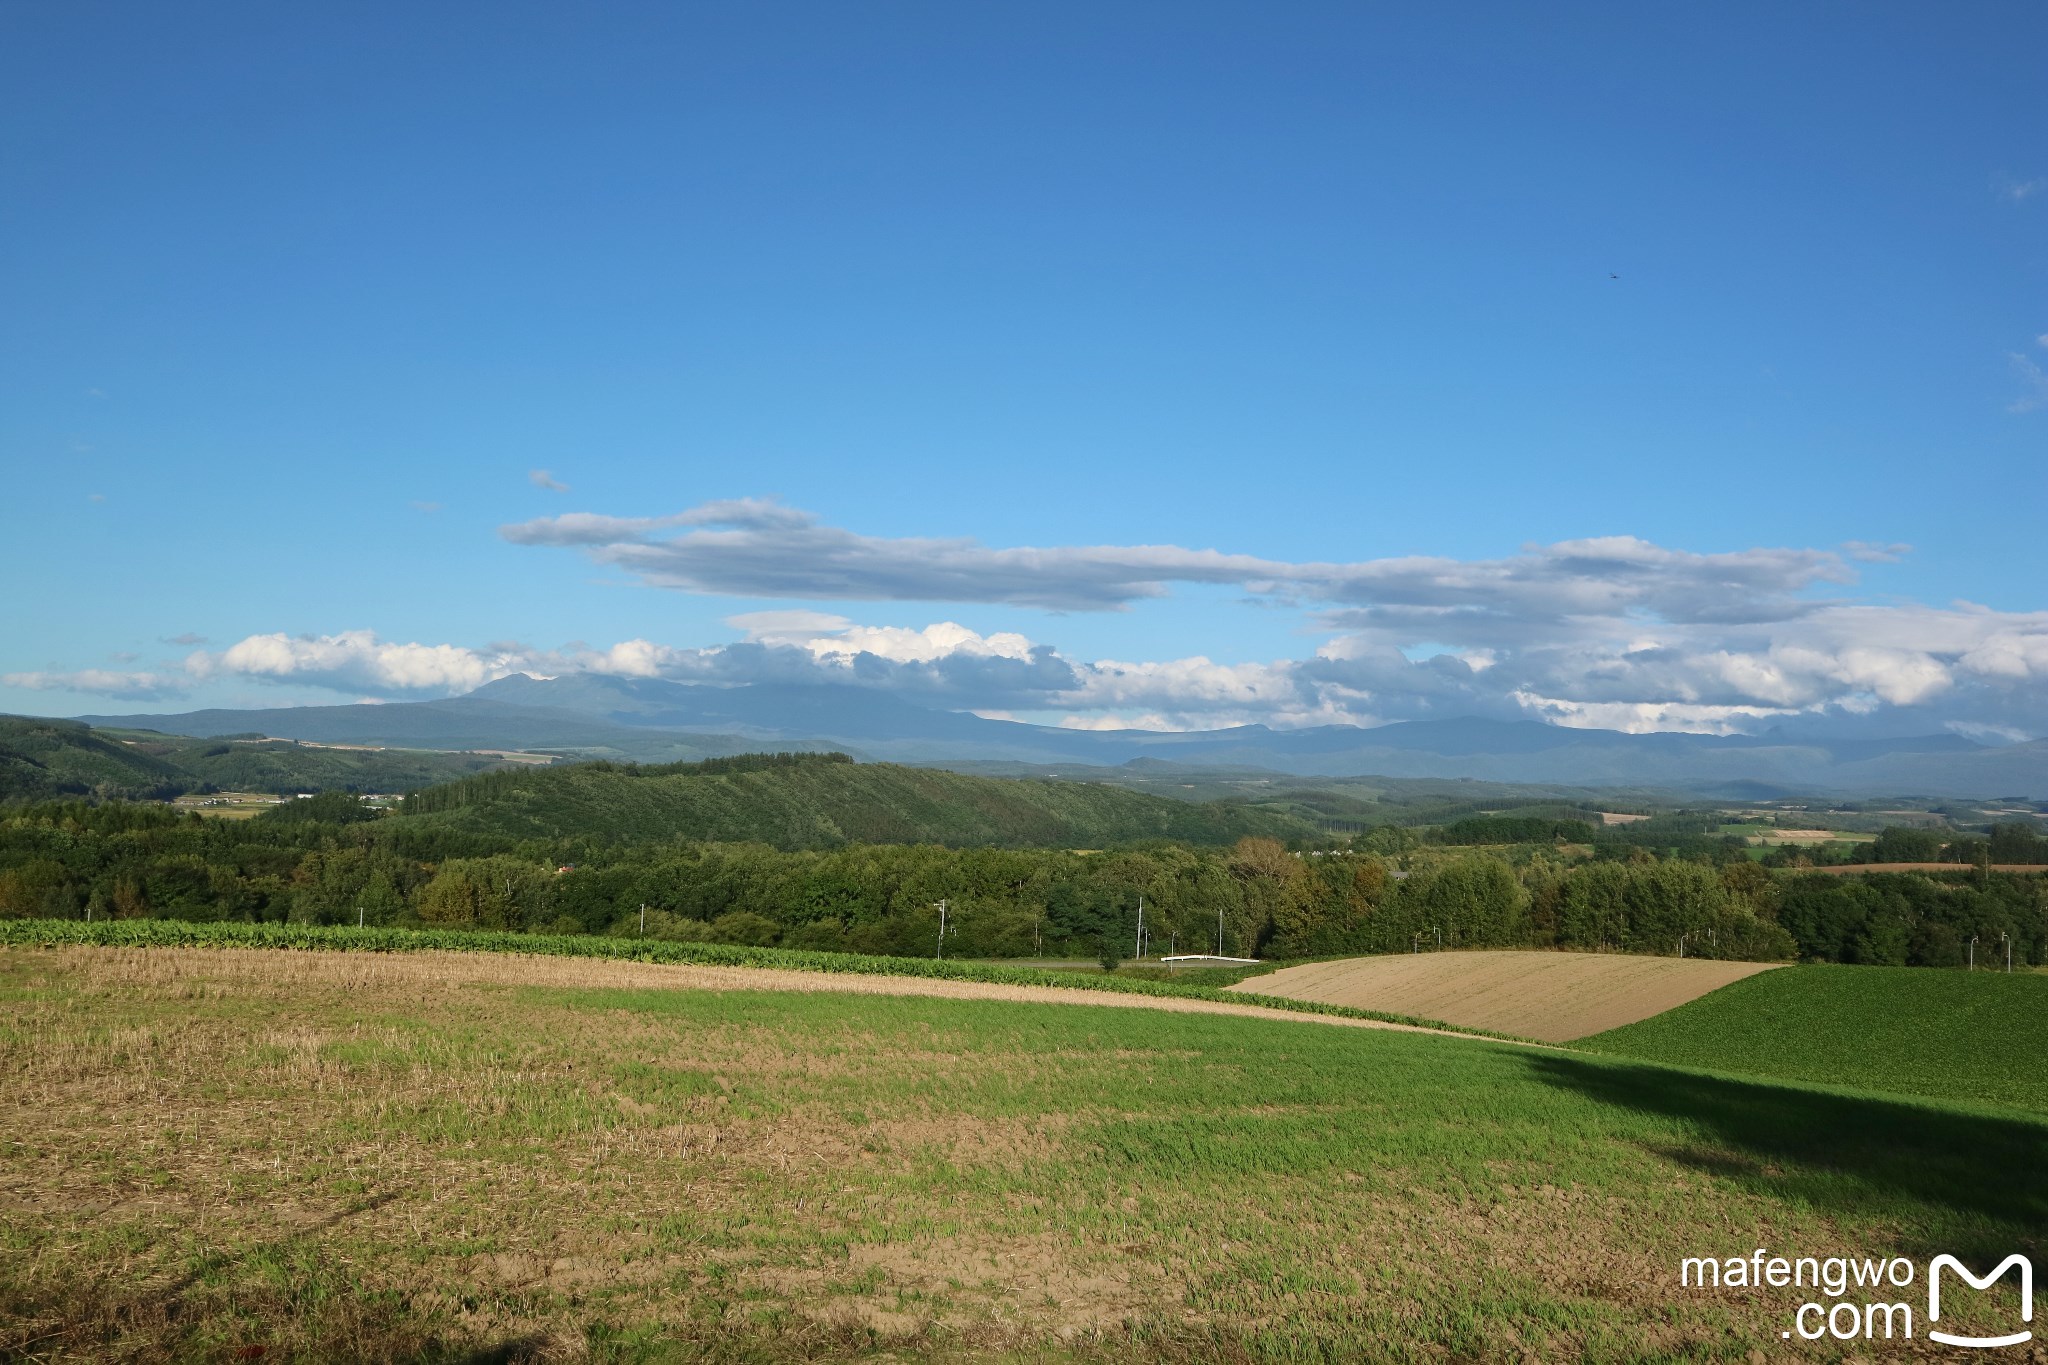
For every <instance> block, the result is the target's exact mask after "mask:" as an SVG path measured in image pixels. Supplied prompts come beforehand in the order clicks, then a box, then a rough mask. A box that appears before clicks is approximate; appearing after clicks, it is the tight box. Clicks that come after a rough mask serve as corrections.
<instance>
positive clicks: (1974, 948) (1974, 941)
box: [1970, 934, 1977, 972]
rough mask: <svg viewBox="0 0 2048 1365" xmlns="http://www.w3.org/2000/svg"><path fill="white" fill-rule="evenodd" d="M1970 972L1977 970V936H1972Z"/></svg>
mask: <svg viewBox="0 0 2048 1365" xmlns="http://www.w3.org/2000/svg"><path fill="white" fill-rule="evenodd" d="M1970 970H1971V971H1973V972H1974V971H1976V970H1977V936H1976V935H1975V934H1972V935H1970Z"/></svg>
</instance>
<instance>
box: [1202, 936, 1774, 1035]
mask: <svg viewBox="0 0 2048 1365" xmlns="http://www.w3.org/2000/svg"><path fill="white" fill-rule="evenodd" d="M1770 966H1771V964H1770V963H1767V962H1708V961H1701V960H1697V959H1691V958H1687V959H1684V960H1681V959H1679V958H1675V957H1633V956H1628V955H1624V954H1619V953H1599V954H1594V953H1538V952H1514V951H1504V952H1464V953H1402V954H1396V955H1393V956H1388V957H1356V958H1347V959H1345V960H1344V961H1341V962H1313V963H1310V964H1308V965H1306V966H1302V967H1286V968H1283V969H1281V970H1280V971H1277V972H1273V973H1271V974H1269V975H1266V976H1255V977H1253V978H1251V979H1250V980H1249V981H1246V982H1244V983H1243V984H1242V985H1238V986H1234V987H1232V988H1231V989H1233V990H1240V991H1256V992H1258V993H1259V994H1261V995H1281V996H1286V997H1288V998H1289V999H1292V1000H1319V1001H1322V1002H1324V1003H1326V1004H1332V1005H1350V1006H1352V1007H1353V1008H1355V1009H1369V1010H1384V1011H1386V1012H1387V1013H1390V1014H1407V1015H1413V1016H1417V1017H1420V1018H1423V1019H1441V1020H1443V1021H1444V1022H1445V1023H1447V1024H1459V1025H1462V1026H1464V1027H1466V1028H1484V1029H1497V1030H1499V1031H1500V1032H1502V1033H1516V1034H1520V1035H1521V1036H1522V1037H1524V1038H1540V1039H1543V1040H1544V1041H1545V1042H1552V1043H1561V1042H1563V1041H1565V1040H1566V1039H1569V1038H1583V1037H1585V1036H1586V1035H1587V1034H1590V1033H1602V1032H1605V1031H1606V1030H1608V1029H1611V1028H1620V1027H1621V1026H1622V1025H1623V1024H1633V1023H1635V1022H1636V1021H1637V1020H1638V1019H1647V1018H1649V1017H1650V1016H1651V1015H1653V1014H1662V1013H1663V1012H1664V1011H1665V1010H1668V1009H1673V1008H1675V1007H1677V1006H1679V1005H1683V1004H1684V1003H1685V1002H1686V1001H1688V1000H1696V999H1698V998H1699V997H1700V996H1702V995H1705V994H1706V993H1707V992H1708V991H1711V990H1718V989H1719V988H1720V987H1722V986H1725V985H1727V984H1728V983H1729V982H1731V981H1739V980H1741V979H1742V978H1743V977H1745V976H1749V975H1752V974H1754V973H1756V972H1761V971H1767V970H1769V968H1770Z"/></svg>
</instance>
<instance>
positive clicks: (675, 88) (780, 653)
mask: <svg viewBox="0 0 2048 1365" xmlns="http://www.w3.org/2000/svg"><path fill="white" fill-rule="evenodd" d="M2044 51H2048V12H2044V11H2042V10H2041V9H2040V8H2039V7H2038V6H2034V5H2025V4H1995V3H1987V4H1980V5H1973V6H1965V7H1932V6H1902V5H1855V6H1849V5H1832V6H1831V5H1812V6H1798V7H1788V6H1767V5H1751V6H1717V7H1710V8H1694V9H1689V10H1681V9H1679V8H1678V7H1671V6H1623V5H1602V6H1525V5H1475V6H1465V7H1449V6H1438V5H1414V6H1407V7H1396V6H1385V7H1364V6H1337V5H1331V6H1314V5H1295V6H1285V7H1276V6H1251V5H1235V6H1214V5H1209V6H1205V5H1192V4H1172V5H1165V4H1160V5H1108V6H1101V5H1089V6H1081V5H1048V4H1039V5H1032V6H1011V7H994V6H957V5H938V4H931V5H907V4H874V5H861V6H849V5H830V4H816V5H774V4H762V5H748V6H730V7H709V6H700V7H690V6H673V5H653V4H648V5H615V4H614V5H605V4H600V5H595V6H585V7H575V8H571V7H563V6H554V5H549V6H542V5H498V6H492V7H489V8H488V9H485V8H481V7H454V6H397V5H388V6H385V5H367V4H366V5H356V6H347V7H338V8H334V9H330V10H327V11H324V12H314V11H311V10H308V9H305V8H288V7H279V6H273V5H255V4H249V5H236V4H215V5H206V6H199V7H167V6H145V5H139V4H135V5H100V4H91V3H83V4H62V5H59V4H53V3H45V4H29V5H17V6H12V7H9V8H8V9H6V10H5V11H4V12H0V460H4V461H5V465H6V468H7V471H8V480H7V482H8V487H9V489H10V496H9V497H8V498H7V499H6V500H5V502H4V503H0V572H4V573H5V575H6V581H7V583H8V585H9V587H8V589H7V598H6V601H7V604H8V611H7V621H8V626H9V628H8V629H7V630H6V631H5V632H4V634H0V709H8V710H15V711H23V712H34V713H42V714H73V713H82V712H97V711H134V710H159V711H167V710H183V709H190V708H192V707H195V706H200V705H215V704H227V705H279V704H289V703H297V702H304V701H312V700H320V701H336V700H358V699H369V698H383V699H400V698H409V697H422V696H433V695H443V694H445V693H447V692H450V691H459V690H463V689H464V688H466V687H467V686H471V685H474V684H475V683H476V682H477V681H481V680H483V679H485V678H487V677H489V676H493V675H495V674H496V673H501V672H504V671H507V670H510V669H526V670H529V671H537V672H547V671H561V670H564V669H571V668H595V669H600V670H611V671H627V672H635V671H638V672H643V673H644V672H654V673H661V674H665V675H667V676H674V677H679V678H684V679H699V680H711V681H744V680H745V679H746V678H748V677H752V676H767V675H768V673H772V674H773V675H774V676H799V675H802V676H810V675H813V674H814V675H815V676H816V677H817V678H819V679H820V680H825V681H839V682H845V683H848V684H849V685H870V686H889V687H897V688H902V689H904V690H905V691H906V692H907V693H908V694H911V695H916V696H920V697H923V698H925V699H927V700H930V701H932V702H933V703H934V704H944V705H956V706H963V707H974V708H975V709H980V710H984V711H989V712H1007V713H1011V714H1018V715H1026V716H1030V717H1033V718H1041V719H1054V720H1069V721H1070V722H1071V723H1087V724H1118V723H1137V724H1149V725H1169V726H1185V725H1202V724H1221V723H1232V722H1236V721H1243V720H1267V721H1271V722H1273V723H1278V724H1301V723H1310V722H1313V721H1318V720H1351V721H1354V722H1359V723H1375V722H1378V721H1384V720H1391V719H1400V718H1403V717H1407V716H1414V715H1442V714H1452V713H1464V712H1475V713H1488V714H1495V713H1497V714H1526V715H1535V716H1540V717H1544V718H1549V719H1555V720H1561V721H1565V722H1566V723H1574V724H1618V725H1626V726H1628V727H1630V728H1707V729H1713V728H1724V729H1725V728H1755V727H1756V726H1759V725H1763V724H1771V723H1780V722H1785V721H1798V722H1802V723H1804V722H1807V721H1812V722H1814V723H1821V722H1843V723H1847V719H1855V720H1856V722H1857V723H1880V722H1882V723H1888V724H1892V725H1894V726H1896V727H1903V728H1908V729H1936V728H1940V727H1941V726H1944V725H1946V726H1950V727H1956V728H1963V729H1964V730H1965V731H1966V732H1969V733H1977V734H1982V735H1992V736H2005V737H2013V736H2018V735H2023V734H2025V735H2035V734H2042V733H2048V706H2044V705H2043V696H2044V694H2043V690H2042V679H2043V678H2044V677H2048V613H2044V608H2048V601H2044V600H2043V597H2044V592H2043V588H2042V585H2043V584H2044V583H2048V548H2044V538H2043V537H2042V535H2041V533H2040V529H2039V528H2040V525H2041V513H2042V511H2043V509H2044V502H2048V499H2044V494H2048V473H2044V470H2048V463H2044V460H2043V458H2042V457H2043V455H2044V454H2048V378H2043V374H2044V372H2048V120H2044V119H2043V118H2042V117H2041V97H2042V91H2043V85H2042V81H2041V76H2040V72H2041V54H2042V53H2043V52H2044ZM1616 276H1618V277H1619V278H1615V277H1616ZM536 471H547V475H546V480H545V481H543V480H541V479H538V478H537V477H536ZM544 482H551V483H553V484H555V485H557V487H554V488H550V487H547V486H544ZM708 504H733V505H735V506H737V507H739V508H741V509H742V510H740V511H737V512H736V511H734V510H733V508H732V507H725V508H724V509H723V510H721V508H720V507H719V506H712V507H711V508H710V510H709V511H707V512H703V513H700V514H699V515H697V516H696V517H695V519H694V520H689V521H672V522H669V523H664V524H660V525H645V524H642V523H648V522H652V521H653V520H654V519H659V518H664V517H669V518H673V517H676V516H678V515H679V514H683V513H686V512H688V511H689V509H692V508H704V507H706V505H708ZM776 507H779V508H782V509H785V510H784V511H782V512H776V513H773V514H772V515H770V514H764V513H763V512H762V511H761V509H763V508H776ZM749 509H750V510H749ZM790 509H794V510H790ZM796 511H801V512H802V513H805V514H808V515H809V516H810V517H812V518H814V520H813V521H809V522H806V521H804V520H803V519H802V518H799V517H798V516H796V515H795V512H796ZM567 514H589V515H592V516H597V517H608V518H615V519H622V520H623V521H630V522H632V523H634V524H633V525H631V526H623V525H619V524H613V523H606V524H605V526H604V527H602V528H599V530H600V531H602V534H599V533H598V531H592V530H591V528H590V527H588V526H584V527H581V529H578V530H577V531H576V533H575V534H573V535H572V534H569V533H567V532H566V531H564V530H563V526H564V525H565V524H564V523H558V522H553V521H543V519H549V518H559V517H562V516H564V515H567ZM506 527H515V528H517V527H526V528H527V529H526V530H524V531H514V532H513V533H511V534H507V533H506V532H505V531H504V530H503V528H506ZM806 528H809V529H806ZM828 531H829V532H833V533H843V534H839V535H838V538H836V539H835V538H834V535H833V534H827V532H828ZM905 542H910V543H907V544H906V543H905ZM931 542H943V544H939V545H934V544H932V543H931ZM960 542H972V545H971V546H968V547H964V548H963V547H962V546H961V545H960V544H959V543H960ZM1577 542H1594V544H1593V545H1592V546H1591V547H1590V548H1589V547H1586V546H1579V547H1577V548H1568V549H1566V550H1561V551H1560V550H1554V549H1543V548H1541V547H1554V546H1559V545H1566V546H1573V545H1574V544H1575V543H1577ZM1845 546H1847V547H1850V548H1846V549H1845V548H1844V547H1845ZM1906 546H1909V547H1911V548H1910V549H1902V548H1899V547H1906ZM975 547H980V548H975ZM1017 547H1032V548H1035V549H1038V550H1041V551H1043V552H1044V553H1043V554H1041V555H1039V556H1036V557H1032V556H1023V557H1019V556H1014V555H1013V556H1009V557H1004V556H1003V555H1001V554H1000V553H997V552H1001V551H1006V550H1013V549H1016V548H1017ZM1089 547H1111V548H1112V549H1120V550H1123V551H1129V552H1130V553H1124V554H1122V555H1121V556H1118V555H1110V556H1108V560H1115V561H1116V563H1115V564H1109V563H1108V560H1106V559H1105V557H1104V555H1102V554H1090V553H1087V552H1086V551H1087V550H1088V548H1089ZM1146 547H1152V548H1154V549H1157V548H1158V547H1167V548H1173V549H1177V550H1187V551H1210V550H1213V551H1217V552H1220V554H1221V555H1222V556H1225V557H1234V559H1233V563H1234V562H1235V560H1242V561H1245V562H1244V563H1241V564H1235V567H1232V566H1230V565H1226V566H1225V567H1224V568H1222V569H1219V570H1215V571H1213V572H1212V571H1211V570H1210V569H1206V568H1201V567H1200V566H1196V567H1194V568H1190V567H1189V566H1190V565H1192V564H1194V561H1192V560H1187V559H1185V558H1176V557H1175V556H1174V555H1161V554H1150V555H1147V554H1143V553H1138V551H1140V550H1143V549H1145V548H1146ZM1858 547H1861V548H1858ZM1873 547H1881V548H1873ZM984 550H985V551H987V552H988V553H986V554H984V553H983V551H984ZM1752 552H1763V553H1761V554H1752ZM1413 557H1421V558H1422V562H1421V563H1419V564H1417V563H1413V562H1410V560H1411V559H1412V558H1413ZM763 564H772V565H774V566H776V568H777V572H776V573H775V574H773V575H771V576H765V577H764V575H763V573H761V572H759V571H758V570H759V568H760V566H761V565H763ZM1118 565H1121V566H1122V568H1121V570H1119V569H1118V568H1117V566H1118ZM921 566H932V567H934V571H932V572H923V571H922V569H921ZM1403 566H1405V567H1403ZM939 568H942V569H943V572H940V571H938V569H939ZM1119 572H1122V574H1123V577H1122V578H1119V577H1118V573H1119ZM1105 578H1106V579H1108V580H1115V583H1120V584H1121V585H1122V586H1115V585H1114V584H1113V586H1112V588H1110V589H1105V590H1103V591H1098V592H1093V593H1088V592H1082V591H1081V590H1080V589H1079V588H1078V587H1077V585H1079V584H1084V583H1087V582H1101V581H1105ZM771 579H772V581H771ZM1126 580H1128V581H1126ZM1958 602H1960V603H1963V604H1966V605H1964V606H1958V605H1957V603H1958ZM770 614H772V615H770ZM734 618H742V619H741V622H740V624H737V625H735V624H734V623H733V621H734ZM272 637H277V638H272ZM749 637H751V638H752V639H753V640H754V642H755V643H756V644H757V645H758V646H760V647H759V648H757V649H752V650H743V651H733V650H730V649H727V648H725V647H726V646H728V645H730V644H732V643H733V642H736V641H741V640H743V639H747V638H749ZM992 639H993V640H997V641H999V642H998V643H994V644H991V643H990V641H991V640H992ZM173 641H183V642H184V643H171V642H173ZM630 642H641V643H640V644H638V645H636V646H634V648H632V649H628V650H624V651H621V650H620V648H619V646H621V645H622V644H628V643H630ZM411 645H417V646H420V647H421V649H420V650H418V651H413V652H410V653H403V652H400V653H394V652H393V651H394V648H395V647H404V646H411ZM863 659H864V660H865V662H863ZM1197 660H1200V661H1205V662H1202V663H1197V662H1195V661H1197ZM1034 661H1035V662H1034ZM1319 661H1320V662H1319ZM763 669H766V670H767V671H768V672H767V673H763V672H761V671H760V670H763ZM750 670H753V671H750ZM1887 718H1888V719H1887Z"/></svg>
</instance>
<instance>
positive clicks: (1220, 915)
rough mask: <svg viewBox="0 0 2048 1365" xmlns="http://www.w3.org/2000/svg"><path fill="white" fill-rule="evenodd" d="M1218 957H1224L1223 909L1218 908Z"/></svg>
mask: <svg viewBox="0 0 2048 1365" xmlns="http://www.w3.org/2000/svg"><path fill="white" fill-rule="evenodd" d="M1216 956H1218V957H1222V956H1223V907H1222V906H1220V905H1219V906H1217V907H1216Z"/></svg>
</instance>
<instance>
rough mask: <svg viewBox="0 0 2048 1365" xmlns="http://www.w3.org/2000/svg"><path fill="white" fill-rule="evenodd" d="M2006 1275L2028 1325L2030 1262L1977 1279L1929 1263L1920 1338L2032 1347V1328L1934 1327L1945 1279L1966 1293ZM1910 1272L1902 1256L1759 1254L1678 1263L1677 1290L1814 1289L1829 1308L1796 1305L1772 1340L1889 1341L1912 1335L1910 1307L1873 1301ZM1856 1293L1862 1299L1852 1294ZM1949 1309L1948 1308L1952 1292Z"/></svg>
mask: <svg viewBox="0 0 2048 1365" xmlns="http://www.w3.org/2000/svg"><path fill="white" fill-rule="evenodd" d="M2012 1270H2017V1271H2018V1272H2019V1275H2018V1280H2019V1320H2020V1322H2021V1323H2031V1322H2033V1320H2034V1263H2033V1262H2032V1261H2030V1260H2028V1259H2027V1258H2026V1257H2025V1256H2022V1255H2019V1254H2017V1253H2015V1254H2013V1255H2011V1256H2008V1257H2006V1258H2005V1259H2004V1260H2002V1261H2000V1262H1999V1263H1998V1264H1997V1265H1996V1266H1995V1267H1993V1268H1992V1269H1991V1271H1990V1272H1989V1273H1987V1274H1984V1275H1979V1274H1977V1273H1976V1272H1975V1271H1973V1270H1971V1269H1970V1267H1968V1266H1967V1265H1964V1264H1963V1263H1962V1262H1961V1261H1960V1260H1958V1259H1957V1258H1955V1257H1954V1256H1949V1255H1941V1256H1936V1257H1935V1258H1934V1259H1933V1260H1931V1261H1929V1262H1928V1263H1927V1319H1926V1322H1925V1324H1924V1325H1925V1327H1926V1329H1927V1339H1928V1340H1929V1341H1938V1342H1940V1343H1941V1344H1942V1345H1944V1346H1967V1347H1975V1348H1978V1349H1984V1350H1989V1349H1995V1348H1997V1347H2001V1346H2024V1345H2026V1344H2027V1343H2028V1342H2030V1341H2032V1340H2033V1339H2034V1332H2033V1328H2032V1327H2022V1328H2021V1329H2020V1330H2019V1331H2016V1332H2005V1333H2001V1334H1999V1335H1995V1336H1973V1335H1966V1334H1963V1333H1960V1332H1950V1331H1945V1330H1943V1329H1942V1328H1941V1327H1940V1325H1939V1324H1940V1322H1941V1303H1942V1299H1941V1293H1942V1276H1943V1274H1944V1272H1949V1273H1950V1275H1951V1283H1952V1284H1953V1282H1954V1281H1955V1280H1960V1281H1961V1282H1962V1283H1963V1284H1965V1285H1967V1286H1969V1287H1970V1288H1971V1289H1976V1290H1988V1289H1990V1288H1991V1287H1992V1286H1993V1285H1995V1284H1997V1283H1998V1282H1999V1281H2000V1280H2001V1279H2003V1278H2004V1277H2005V1274H2006V1272H2007V1271H2012ZM1917 1272H1918V1268H1917V1267H1916V1266H1915V1265H1914V1264H1913V1263H1912V1262H1911V1261H1909V1260H1907V1259H1906V1258H1905V1257H1903V1256H1899V1257H1895V1258H1893V1259H1891V1260H1888V1261H1885V1260H1871V1259H1869V1258H1863V1257H1847V1256H1829V1257H1826V1258H1825V1259H1823V1258H1820V1257H1815V1256H1800V1257H1796V1258H1787V1257H1784V1256H1772V1255H1771V1254H1770V1253H1769V1252H1768V1251H1766V1250H1765V1249H1764V1248H1762V1247H1758V1248H1757V1249H1756V1250H1755V1251H1754V1252H1752V1253H1751V1254H1750V1255H1748V1256H1746V1257H1744V1256H1730V1257H1728V1258H1727V1259H1726V1260H1714V1259H1711V1258H1709V1257H1704V1256H1688V1257H1685V1258H1684V1259H1683V1260H1681V1261H1680V1262H1679V1263H1678V1283H1679V1285H1680V1286H1681V1287H1684V1288H1701V1289H1765V1288H1770V1289H1784V1288H1794V1289H1805V1288H1811V1289H1816V1290H1818V1291H1820V1292H1821V1293H1822V1294H1824V1295H1826V1296H1827V1297H1828V1298H1829V1299H1831V1300H1833V1302H1831V1303H1821V1302H1818V1301H1809V1302H1806V1303H1802V1304H1800V1305H1799V1307H1798V1308H1797V1309H1795V1310H1793V1314H1792V1326H1791V1327H1790V1328H1789V1329H1787V1330H1786V1331H1783V1332H1780V1333H1779V1334H1778V1335H1779V1336H1782V1337H1786V1338H1790V1337H1793V1336H1795V1335H1796V1336H1798V1337H1800V1338H1801V1339H1802V1340H1805V1341H1819V1340H1820V1339H1821V1338H1823V1337H1833V1338H1834V1339H1835V1340H1836V1341H1856V1340H1863V1341H1888V1340H1898V1339H1911V1338H1912V1337H1914V1336H1915V1335H1916V1332H1915V1327H1916V1326H1917V1325H1919V1324H1916V1323H1915V1322H1914V1316H1913V1305H1912V1304H1910V1303H1906V1302H1902V1301H1890V1302H1887V1301H1886V1300H1885V1299H1884V1298H1881V1297H1879V1296H1880V1295H1884V1296H1889V1295H1890V1294H1891V1293H1894V1292H1896V1291H1897V1290H1900V1289H1905V1288H1908V1287H1910V1286H1911V1285H1912V1284H1913V1281H1914V1279H1915V1277H1916V1274H1917ZM1857 1289H1861V1290H1865V1291H1868V1292H1866V1293H1863V1294H1852V1293H1851V1291H1852V1290H1857ZM1949 1303H1950V1306H1951V1307H1953V1306H1954V1303H1955V1298H1954V1292H1953V1290H1951V1293H1950V1298H1949ZM1951 1320H1953V1315H1951Z"/></svg>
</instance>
